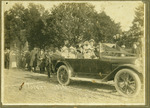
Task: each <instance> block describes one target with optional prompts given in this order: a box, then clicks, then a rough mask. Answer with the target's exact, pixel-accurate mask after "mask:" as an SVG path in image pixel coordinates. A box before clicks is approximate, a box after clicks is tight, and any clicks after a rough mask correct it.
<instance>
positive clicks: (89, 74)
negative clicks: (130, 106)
mask: <svg viewBox="0 0 150 108" xmlns="http://www.w3.org/2000/svg"><path fill="white" fill-rule="evenodd" d="M104 46H105V48H103V50H104V51H102V52H100V56H99V58H98V59H84V58H82V59H81V58H80V59H71V58H63V57H55V59H53V60H52V64H53V71H54V72H57V79H58V82H59V83H60V84H62V85H68V84H69V83H70V80H76V79H77V80H88V81H94V82H107V81H110V80H113V81H115V87H116V89H117V91H118V92H120V93H121V94H122V95H124V96H135V95H137V94H138V92H139V91H140V88H141V81H142V72H140V71H139V70H138V68H137V67H136V65H135V61H136V59H137V57H136V56H135V55H133V54H130V53H128V52H126V51H125V50H122V49H121V48H120V49H119V50H116V49H115V48H113V44H103V47H104ZM101 47H102V45H101ZM101 49H102V48H101ZM122 54H123V56H121V55H122ZM112 55H113V56H112ZM126 74H127V75H126ZM127 76H128V80H129V79H130V80H131V81H130V82H131V83H133V82H134V85H131V88H130V87H128V85H129V83H130V82H129V81H128V80H127ZM123 77H124V78H123ZM119 78H122V79H120V80H119ZM121 83H124V85H125V87H124V88H128V89H129V90H128V91H127V90H122V87H121V85H119V84H121ZM132 89H133V90H132ZM129 91H130V93H128V92H129Z"/></svg>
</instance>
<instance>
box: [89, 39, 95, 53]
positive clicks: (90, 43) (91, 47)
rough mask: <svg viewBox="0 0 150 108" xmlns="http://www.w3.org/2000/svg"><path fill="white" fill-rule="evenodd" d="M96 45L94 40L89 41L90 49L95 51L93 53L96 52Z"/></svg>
mask: <svg viewBox="0 0 150 108" xmlns="http://www.w3.org/2000/svg"><path fill="white" fill-rule="evenodd" d="M94 44H95V41H94V39H91V40H89V48H90V49H91V50H93V51H94V50H95V46H94Z"/></svg>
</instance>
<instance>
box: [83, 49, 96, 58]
mask: <svg viewBox="0 0 150 108" xmlns="http://www.w3.org/2000/svg"><path fill="white" fill-rule="evenodd" d="M84 58H85V59H94V58H96V56H95V54H94V52H93V51H92V50H91V49H87V50H86V51H85V52H84Z"/></svg>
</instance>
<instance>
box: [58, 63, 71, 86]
mask: <svg viewBox="0 0 150 108" xmlns="http://www.w3.org/2000/svg"><path fill="white" fill-rule="evenodd" d="M62 68H64V69H65V70H66V71H67V74H68V80H67V81H66V82H65V83H62V82H61V81H60V79H59V73H60V70H61V69H62ZM57 81H58V82H59V84H61V85H64V86H67V85H69V84H70V73H69V72H68V69H67V67H66V66H65V65H62V66H60V67H59V68H58V70H57Z"/></svg>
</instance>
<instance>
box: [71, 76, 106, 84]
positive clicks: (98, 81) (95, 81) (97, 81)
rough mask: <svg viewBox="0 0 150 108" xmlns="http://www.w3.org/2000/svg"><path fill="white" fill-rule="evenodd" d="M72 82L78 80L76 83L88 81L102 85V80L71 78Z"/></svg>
mask: <svg viewBox="0 0 150 108" xmlns="http://www.w3.org/2000/svg"><path fill="white" fill-rule="evenodd" d="M70 79H71V80H76V81H88V82H92V83H102V82H104V81H102V79H91V78H79V77H71V78H70Z"/></svg>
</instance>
